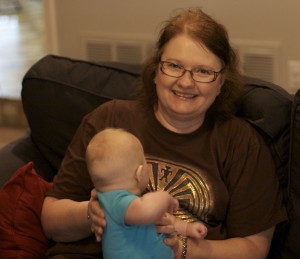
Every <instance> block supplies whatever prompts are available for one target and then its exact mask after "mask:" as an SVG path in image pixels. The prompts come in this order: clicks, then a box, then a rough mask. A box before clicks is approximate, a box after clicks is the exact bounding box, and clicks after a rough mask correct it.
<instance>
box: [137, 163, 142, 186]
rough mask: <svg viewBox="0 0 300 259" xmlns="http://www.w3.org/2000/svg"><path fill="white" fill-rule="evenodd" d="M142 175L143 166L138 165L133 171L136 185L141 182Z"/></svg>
mask: <svg viewBox="0 0 300 259" xmlns="http://www.w3.org/2000/svg"><path fill="white" fill-rule="evenodd" d="M142 173H143V165H139V166H138V168H137V169H136V171H135V178H136V180H137V182H138V183H139V182H140V181H141V177H142Z"/></svg>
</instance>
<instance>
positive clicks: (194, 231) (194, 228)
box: [168, 214, 207, 239]
mask: <svg viewBox="0 0 300 259" xmlns="http://www.w3.org/2000/svg"><path fill="white" fill-rule="evenodd" d="M168 217H172V222H173V225H174V228H175V231H176V232H177V233H178V234H180V235H183V236H188V237H194V238H199V239H203V238H205V237H206V235H207V228H206V226H205V225H204V224H203V223H201V222H193V223H189V222H185V221H183V220H181V219H179V218H176V217H175V216H174V215H170V214H168Z"/></svg>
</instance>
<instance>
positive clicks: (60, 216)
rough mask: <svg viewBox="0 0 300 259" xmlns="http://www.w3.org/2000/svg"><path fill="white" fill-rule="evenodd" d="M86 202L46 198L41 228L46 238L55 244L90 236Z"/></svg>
mask: <svg viewBox="0 0 300 259" xmlns="http://www.w3.org/2000/svg"><path fill="white" fill-rule="evenodd" d="M87 214H88V201H84V202H76V201H72V200H68V199H61V200H60V199H56V198H53V197H46V198H45V201H44V204H43V209H42V215H41V220H42V226H43V228H44V232H45V234H46V236H47V237H48V238H51V239H53V240H54V241H57V242H72V241H78V240H80V239H83V238H86V237H88V236H90V235H91V234H92V231H91V228H90V222H89V220H88V217H87Z"/></svg>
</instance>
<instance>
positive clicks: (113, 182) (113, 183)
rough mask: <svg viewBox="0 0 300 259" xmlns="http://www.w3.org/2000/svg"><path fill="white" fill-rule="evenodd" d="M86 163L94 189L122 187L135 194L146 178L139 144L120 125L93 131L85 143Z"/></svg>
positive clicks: (140, 188) (142, 188)
mask: <svg viewBox="0 0 300 259" xmlns="http://www.w3.org/2000/svg"><path fill="white" fill-rule="evenodd" d="M86 163H87V167H88V170H89V173H90V176H91V179H92V181H93V183H94V186H95V188H96V189H97V191H101V192H108V191H113V190H119V189H122V190H128V191H131V192H133V193H135V194H138V195H139V194H141V192H143V191H144V189H145V188H146V186H147V184H148V182H149V176H148V173H147V166H146V161H145V156H144V150H143V147H142V145H141V143H140V141H139V140H138V139H137V138H136V137H135V136H134V135H133V134H131V133H129V132H127V131H125V130H123V129H116V128H107V129H105V130H103V131H100V132H99V133H97V134H96V135H95V136H94V137H93V138H92V140H91V141H90V143H89V145H88V147H87V150H86Z"/></svg>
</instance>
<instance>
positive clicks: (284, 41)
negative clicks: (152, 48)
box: [44, 0, 300, 88]
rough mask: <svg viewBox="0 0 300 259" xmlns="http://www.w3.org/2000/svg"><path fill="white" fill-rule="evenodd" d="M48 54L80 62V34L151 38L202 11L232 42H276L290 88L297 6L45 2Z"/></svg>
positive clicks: (228, 1)
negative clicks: (166, 24)
mask: <svg viewBox="0 0 300 259" xmlns="http://www.w3.org/2000/svg"><path fill="white" fill-rule="evenodd" d="M44 3H45V7H46V8H45V9H46V24H47V31H48V49H49V52H50V53H54V54H59V55H65V56H70V57H74V58H82V51H81V48H82V46H81V37H82V33H86V32H87V33H90V34H95V35H96V34H99V33H101V34H102V33H109V34H118V33H119V34H123V35H124V34H131V35H144V36H150V37H153V36H155V35H157V32H158V29H159V26H160V24H161V22H162V21H163V20H165V19H166V18H167V17H168V16H169V15H170V14H171V11H172V10H173V9H175V8H179V7H192V6H201V7H202V8H203V10H204V11H205V12H207V13H208V14H210V15H212V16H213V17H214V18H215V19H217V20H218V21H219V22H221V23H223V24H224V25H225V27H226V28H227V29H228V31H229V35H230V38H231V39H233V40H251V41H267V42H273V41H274V42H277V43H279V45H280V53H279V60H280V71H281V72H280V73H279V75H278V81H277V82H276V83H279V84H281V85H284V86H285V87H286V88H288V87H289V86H288V82H289V77H288V75H289V74H288V72H289V71H288V61H289V60H298V61H300V51H299V49H298V48H299V46H300V14H299V12H300V1H299V0H287V1H282V0H251V1H249V0H202V1H200V0H198V1H193V0H152V1H143V0H123V1H122V0H44Z"/></svg>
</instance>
